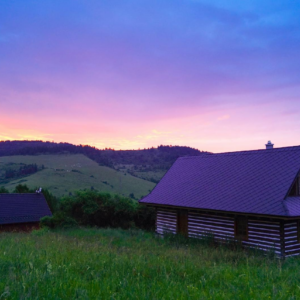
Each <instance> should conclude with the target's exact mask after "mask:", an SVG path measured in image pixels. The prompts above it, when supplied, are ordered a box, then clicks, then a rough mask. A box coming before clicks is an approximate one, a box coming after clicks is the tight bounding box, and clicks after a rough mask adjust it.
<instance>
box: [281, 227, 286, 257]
mask: <svg viewBox="0 0 300 300" xmlns="http://www.w3.org/2000/svg"><path fill="white" fill-rule="evenodd" d="M280 252H281V258H285V240H284V221H280Z"/></svg>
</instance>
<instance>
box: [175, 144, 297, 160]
mask: <svg viewBox="0 0 300 300" xmlns="http://www.w3.org/2000/svg"><path fill="white" fill-rule="evenodd" d="M285 151H300V145H299V146H290V147H280V148H273V149H255V150H242V151H232V152H219V153H204V154H201V155H190V156H181V157H179V158H178V159H189V158H200V157H203V156H205V157H207V156H211V155H212V156H216V155H228V156H229V155H251V154H258V153H259V154H261V153H262V154H267V153H272V152H285Z"/></svg>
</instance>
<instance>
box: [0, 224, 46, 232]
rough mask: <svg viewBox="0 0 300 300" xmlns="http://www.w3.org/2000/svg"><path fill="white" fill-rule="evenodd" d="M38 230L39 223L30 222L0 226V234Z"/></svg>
mask: <svg viewBox="0 0 300 300" xmlns="http://www.w3.org/2000/svg"><path fill="white" fill-rule="evenodd" d="M39 228H40V223H39V222H30V223H14V224H1V225H0V232H19V231H24V232H30V231H32V230H35V229H39Z"/></svg>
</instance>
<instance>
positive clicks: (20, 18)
mask: <svg viewBox="0 0 300 300" xmlns="http://www.w3.org/2000/svg"><path fill="white" fill-rule="evenodd" d="M7 139H41V140H50V141H52V140H53V141H57V142H60V141H65V142H71V143H74V144H90V145H93V146H97V147H99V148H104V147H113V148H115V149H137V148H144V147H151V146H157V145H160V144H172V145H187V146H192V147H195V148H199V149H201V150H208V151H214V152H222V151H234V150H242V149H257V148H263V147H264V144H265V143H266V142H267V141H268V140H269V139H270V140H272V142H274V143H275V147H276V146H277V147H280V146H290V145H299V144H300V4H299V2H298V1H295V0H293V1H291V0H284V1H269V0H264V1H258V0H245V1H228V0H226V1H225V0H224V1H220V0H218V1H212V0H210V1H208V0H205V1H197V0H190V1H185V0H126V1H124V0H104V1H102V0H101V1H96V0H95V1H88V0H84V1H83V0H82V1H79V0H72V1H69V0H65V1H61V0H60V1H58V0H51V1H50V0H43V1H37V0H35V1H33V0H28V1H21V0H16V1H8V0H6V1H1V2H0V140H7Z"/></svg>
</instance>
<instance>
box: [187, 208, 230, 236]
mask: <svg viewBox="0 0 300 300" xmlns="http://www.w3.org/2000/svg"><path fill="white" fill-rule="evenodd" d="M209 234H213V236H214V237H215V238H217V239H219V240H226V239H233V238H234V219H233V218H230V217H223V216H217V215H208V214H200V213H192V212H190V213H189V215H188V235H189V237H204V236H207V235H209Z"/></svg>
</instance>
